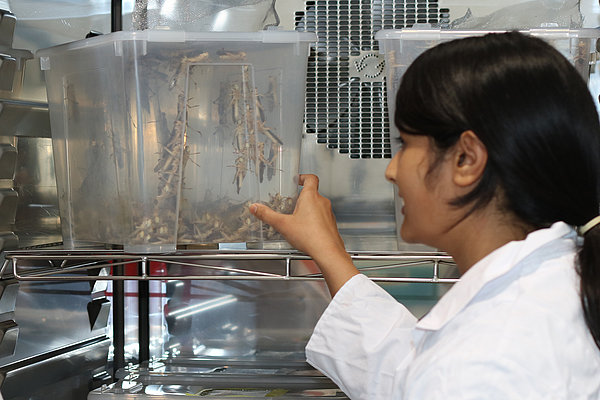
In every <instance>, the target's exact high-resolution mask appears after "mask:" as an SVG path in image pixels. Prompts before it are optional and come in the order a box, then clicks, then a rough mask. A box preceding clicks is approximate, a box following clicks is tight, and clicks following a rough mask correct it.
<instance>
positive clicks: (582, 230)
mask: <svg viewBox="0 0 600 400" xmlns="http://www.w3.org/2000/svg"><path fill="white" fill-rule="evenodd" d="M598 224H600V215H598V216H597V217H596V218H593V219H591V220H590V221H589V222H588V223H587V224H585V225H583V226H580V227H579V234H580V235H581V236H583V235H585V234H586V233H587V232H589V230H590V229H592V228H593V227H595V226H596V225H598Z"/></svg>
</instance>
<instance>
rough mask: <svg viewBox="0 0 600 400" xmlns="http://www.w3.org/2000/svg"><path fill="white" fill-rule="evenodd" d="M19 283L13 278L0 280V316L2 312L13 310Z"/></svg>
mask: <svg viewBox="0 0 600 400" xmlns="http://www.w3.org/2000/svg"><path fill="white" fill-rule="evenodd" d="M18 293H19V283H18V282H17V281H16V280H14V279H3V280H1V281H0V317H1V316H2V315H3V314H7V313H12V312H14V311H15V304H16V302H17V294H18Z"/></svg>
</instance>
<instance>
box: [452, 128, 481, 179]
mask: <svg viewBox="0 0 600 400" xmlns="http://www.w3.org/2000/svg"><path fill="white" fill-rule="evenodd" d="M487 159H488V153H487V148H486V147H485V145H484V144H483V142H482V141H481V140H479V138H478V137H477V135H476V134H475V132H473V131H470V130H469V131H464V132H463V133H461V135H460V138H459V139H458V142H457V143H456V145H455V147H454V154H453V174H452V179H453V182H454V183H455V184H456V185H458V186H461V187H466V186H471V185H473V184H474V183H476V182H478V181H479V179H480V178H481V176H482V175H483V171H484V170H485V166H486V164H487Z"/></svg>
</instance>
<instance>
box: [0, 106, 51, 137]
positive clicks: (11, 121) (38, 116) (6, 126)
mask: <svg viewBox="0 0 600 400" xmlns="http://www.w3.org/2000/svg"><path fill="white" fill-rule="evenodd" d="M0 124H1V126H2V130H0V135H4V136H32V137H40V138H49V137H50V117H49V114H48V104H47V103H40V102H35V101H22V100H0Z"/></svg>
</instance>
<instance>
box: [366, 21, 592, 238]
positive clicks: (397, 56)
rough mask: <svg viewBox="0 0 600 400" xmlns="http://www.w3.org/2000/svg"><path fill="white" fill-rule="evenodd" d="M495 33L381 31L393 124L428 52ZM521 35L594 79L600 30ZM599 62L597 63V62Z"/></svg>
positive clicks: (543, 30) (535, 31) (424, 29)
mask: <svg viewBox="0 0 600 400" xmlns="http://www.w3.org/2000/svg"><path fill="white" fill-rule="evenodd" d="M492 32H499V31H482V30H464V31H460V30H442V29H434V28H430V27H418V28H409V29H399V30H381V31H379V32H377V33H376V34H375V39H376V40H377V41H379V49H380V52H381V53H383V54H385V73H386V83H387V96H388V102H387V104H388V111H389V115H390V119H391V120H393V115H394V114H395V108H396V102H395V98H396V92H397V91H398V88H399V86H400V81H401V79H402V76H403V75H404V72H405V71H406V69H407V68H408V66H409V65H410V64H411V63H412V62H413V61H414V60H415V59H416V58H417V57H418V56H419V55H420V54H421V53H423V52H424V51H425V50H427V49H429V48H431V47H434V46H435V45H437V44H439V43H442V42H445V41H449V40H453V39H460V38H464V37H469V36H482V35H485V34H488V33H492ZM520 32H522V33H524V34H528V35H532V36H537V37H539V38H541V39H544V40H547V41H548V42H549V43H550V44H552V45H553V46H554V47H555V48H556V49H557V50H559V51H560V52H561V53H562V54H563V55H564V56H565V57H566V58H567V59H569V60H571V62H572V63H573V65H574V66H575V68H576V69H577V70H578V71H579V73H581V75H582V76H583V77H584V79H586V81H587V80H588V78H589V75H590V61H592V60H591V57H592V53H595V51H596V40H597V39H598V38H600V30H598V29H562V28H540V29H528V30H521V31H520ZM593 61H594V62H595V59H594V60H593ZM390 134H391V135H394V136H397V135H398V134H399V132H398V130H397V128H396V126H394V124H393V123H392V124H390ZM395 199H396V200H395V201H396V232H398V235H397V236H398V246H399V248H403V247H406V243H404V242H403V241H402V239H401V237H400V235H399V232H400V227H401V226H402V221H403V215H402V213H401V211H400V210H401V208H402V199H400V198H399V197H398V196H395Z"/></svg>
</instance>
